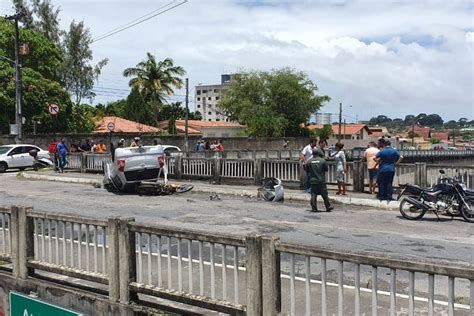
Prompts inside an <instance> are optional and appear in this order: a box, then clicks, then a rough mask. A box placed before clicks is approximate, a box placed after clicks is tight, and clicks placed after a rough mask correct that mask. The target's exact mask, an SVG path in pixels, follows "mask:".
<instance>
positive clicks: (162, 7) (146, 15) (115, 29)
mask: <svg viewBox="0 0 474 316" xmlns="http://www.w3.org/2000/svg"><path fill="white" fill-rule="evenodd" d="M175 2H176V0H173V1H172V2H170V3H167V4H165V5H164V6H161V7H159V8H158V9H156V10H153V11H151V12H149V13H147V14H145V15H142V16H141V17H139V18H136V19H135V20H132V21H130V22H128V23H127V24H124V25H122V26H119V27H117V28H114V29H113V30H110V31H108V32H106V33H104V34H101V35H99V36H97V38H100V37H103V36H106V35H108V34H110V33H112V32H115V31H118V30H120V29H121V28H123V27H126V26H129V25H130V24H132V23H135V22H137V21H140V20H141V19H143V18H146V17H148V16H149V15H151V14H153V13H155V12H157V11H159V10H161V9H164V8H166V7H167V6H169V5H171V4H173V3H175Z"/></svg>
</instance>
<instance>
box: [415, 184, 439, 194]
mask: <svg viewBox="0 0 474 316" xmlns="http://www.w3.org/2000/svg"><path fill="white" fill-rule="evenodd" d="M411 186H412V187H414V188H416V189H418V190H420V191H425V192H436V191H437V190H435V189H433V188H427V187H420V186H419V185H416V184H412V185H411Z"/></svg>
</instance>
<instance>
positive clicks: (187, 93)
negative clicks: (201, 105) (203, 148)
mask: <svg viewBox="0 0 474 316" xmlns="http://www.w3.org/2000/svg"><path fill="white" fill-rule="evenodd" d="M185 106H186V112H185V115H184V149H185V151H186V152H188V150H189V141H188V118H189V79H188V78H186V100H185Z"/></svg>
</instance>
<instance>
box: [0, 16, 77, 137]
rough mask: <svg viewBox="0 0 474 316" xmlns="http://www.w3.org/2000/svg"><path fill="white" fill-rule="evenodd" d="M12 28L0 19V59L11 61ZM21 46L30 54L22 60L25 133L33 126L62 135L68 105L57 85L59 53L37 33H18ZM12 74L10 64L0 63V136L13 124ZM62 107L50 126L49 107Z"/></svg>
mask: <svg viewBox="0 0 474 316" xmlns="http://www.w3.org/2000/svg"><path fill="white" fill-rule="evenodd" d="M13 33H14V28H13V24H12V23H11V22H8V21H5V20H4V19H2V18H0V55H1V56H5V57H7V58H10V59H14V56H15V53H14V42H13V41H14V36H13ZM20 40H21V42H27V43H28V44H29V46H30V52H29V54H28V55H27V56H22V58H21V63H22V70H23V72H22V73H23V78H22V79H23V80H22V81H23V82H22V83H23V111H22V114H23V116H24V118H25V120H26V122H25V124H24V129H25V131H31V130H32V129H33V127H32V126H33V125H34V124H36V123H38V122H39V123H40V124H41V125H40V126H39V128H40V129H41V128H51V130H52V128H53V127H54V128H55V129H56V130H57V131H65V130H66V128H67V121H68V117H67V115H68V114H70V113H71V109H72V108H71V102H70V97H69V95H68V94H67V92H66V91H65V90H64V88H63V87H61V85H60V83H59V82H58V81H57V79H58V78H57V75H56V69H57V68H58V67H59V65H60V64H61V50H60V49H59V48H58V47H56V46H55V45H54V43H53V42H51V41H50V40H48V39H47V38H46V37H45V36H43V35H42V34H39V33H38V32H35V31H32V30H28V29H21V30H20ZM14 80H15V70H14V67H13V65H12V64H11V63H10V62H7V61H5V60H0V122H1V128H0V129H1V132H2V133H8V130H9V128H8V124H9V123H10V122H14V121H15V81H14ZM53 102H54V103H56V104H59V105H60V107H61V113H60V118H61V119H60V120H59V121H58V122H56V123H55V122H53V120H52V119H51V117H50V116H49V114H47V105H48V104H49V103H53Z"/></svg>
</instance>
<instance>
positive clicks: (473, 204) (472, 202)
mask: <svg viewBox="0 0 474 316" xmlns="http://www.w3.org/2000/svg"><path fill="white" fill-rule="evenodd" d="M466 203H467V204H468V205H469V207H470V208H471V210H470V211H469V210H468V209H467V207H466V205H464V204H463V205H462V207H461V215H462V217H463V218H464V220H465V221H466V222H469V223H474V199H469V200H466Z"/></svg>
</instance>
